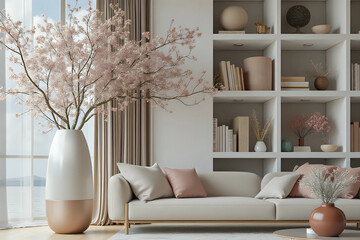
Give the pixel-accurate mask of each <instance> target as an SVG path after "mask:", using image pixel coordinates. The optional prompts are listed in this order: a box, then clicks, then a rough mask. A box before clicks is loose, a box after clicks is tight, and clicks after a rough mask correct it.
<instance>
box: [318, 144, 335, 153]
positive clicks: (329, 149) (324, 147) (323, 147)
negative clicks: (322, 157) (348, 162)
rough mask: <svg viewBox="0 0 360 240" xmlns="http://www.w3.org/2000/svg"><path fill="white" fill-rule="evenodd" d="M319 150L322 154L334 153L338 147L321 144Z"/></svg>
mask: <svg viewBox="0 0 360 240" xmlns="http://www.w3.org/2000/svg"><path fill="white" fill-rule="evenodd" d="M320 148H321V150H322V151H323V152H335V151H336V150H337V148H338V146H337V145H332V144H323V145H321V146H320Z"/></svg>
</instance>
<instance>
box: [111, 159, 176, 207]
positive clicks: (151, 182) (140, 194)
mask: <svg viewBox="0 0 360 240" xmlns="http://www.w3.org/2000/svg"><path fill="white" fill-rule="evenodd" d="M118 168H119V170H120V173H121V174H122V175H123V177H124V178H125V179H126V181H128V182H129V184H130V187H131V189H132V191H133V192H134V194H135V196H136V197H137V198H138V199H140V200H141V201H151V200H154V199H157V198H166V197H174V193H173V191H172V189H171V186H170V184H169V181H168V180H167V179H166V176H165V174H164V173H163V172H162V170H161V168H160V167H159V165H157V163H155V164H154V165H153V166H152V167H141V166H136V165H130V164H125V163H118Z"/></svg>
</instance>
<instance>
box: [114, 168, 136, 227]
mask: <svg viewBox="0 0 360 240" xmlns="http://www.w3.org/2000/svg"><path fill="white" fill-rule="evenodd" d="M108 191H109V192H108V194H109V198H108V205H109V206H108V212H109V218H110V219H111V220H114V221H124V220H125V203H128V202H130V200H131V199H132V198H133V193H132V191H131V188H130V185H129V183H128V182H127V181H126V180H125V178H124V177H123V176H122V175H121V174H120V173H119V174H116V175H114V176H112V177H111V178H110V179H109V186H108Z"/></svg>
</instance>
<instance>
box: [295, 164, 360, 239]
mask: <svg viewBox="0 0 360 240" xmlns="http://www.w3.org/2000/svg"><path fill="white" fill-rule="evenodd" d="M357 181H358V180H357V177H355V176H353V175H349V170H346V171H344V170H342V169H341V168H336V169H335V170H333V171H331V172H330V171H329V170H327V169H325V168H324V169H313V170H312V172H311V174H310V175H309V177H304V178H302V179H301V180H300V186H301V187H305V188H307V189H308V190H309V191H310V192H311V194H312V195H313V197H315V198H317V199H320V200H321V206H320V207H318V208H316V209H315V210H314V211H312V213H311V215H310V219H309V223H310V226H311V228H312V229H313V230H314V232H315V233H316V234H317V235H319V236H324V237H335V236H338V235H340V234H341V233H342V232H343V231H344V229H345V226H346V218H345V215H344V213H343V212H342V211H341V210H340V209H339V208H337V207H335V201H336V199H337V198H339V197H340V196H342V195H343V193H344V190H345V189H346V187H347V186H348V185H350V184H352V183H355V182H357Z"/></svg>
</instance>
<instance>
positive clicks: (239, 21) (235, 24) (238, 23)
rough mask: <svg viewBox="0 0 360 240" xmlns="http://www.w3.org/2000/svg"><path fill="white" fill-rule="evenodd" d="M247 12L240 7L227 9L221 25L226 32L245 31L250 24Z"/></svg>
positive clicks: (221, 17)
mask: <svg viewBox="0 0 360 240" xmlns="http://www.w3.org/2000/svg"><path fill="white" fill-rule="evenodd" d="M248 20H249V17H248V14H247V12H246V11H245V10H244V9H243V8H242V7H239V6H231V7H227V8H225V9H224V10H223V11H222V13H221V15H220V24H221V26H222V27H223V28H224V29H225V30H229V31H240V30H244V29H245V27H246V25H247V24H248Z"/></svg>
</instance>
